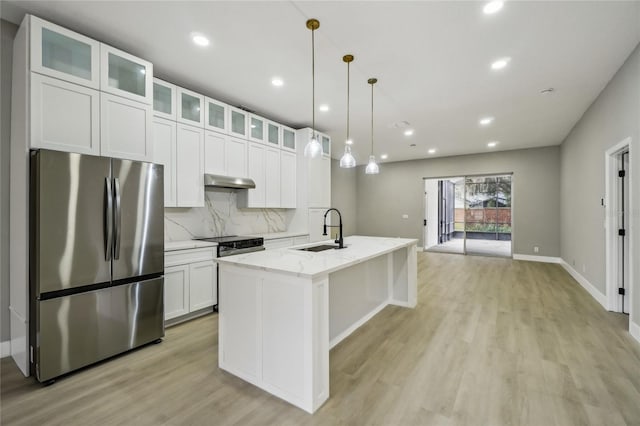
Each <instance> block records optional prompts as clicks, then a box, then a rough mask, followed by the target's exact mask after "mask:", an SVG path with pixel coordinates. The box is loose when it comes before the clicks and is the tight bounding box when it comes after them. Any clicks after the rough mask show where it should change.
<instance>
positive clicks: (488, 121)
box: [479, 117, 493, 126]
mask: <svg viewBox="0 0 640 426" xmlns="http://www.w3.org/2000/svg"><path fill="white" fill-rule="evenodd" d="M479 123H480V125H481V126H488V125H489V124H491V123H493V117H483V118H481V119H480V121H479Z"/></svg>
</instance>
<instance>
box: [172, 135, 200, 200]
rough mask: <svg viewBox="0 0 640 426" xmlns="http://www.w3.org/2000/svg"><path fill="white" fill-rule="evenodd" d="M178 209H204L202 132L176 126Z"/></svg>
mask: <svg viewBox="0 0 640 426" xmlns="http://www.w3.org/2000/svg"><path fill="white" fill-rule="evenodd" d="M176 146H177V149H176V153H177V154H176V186H177V191H176V192H177V199H178V201H177V205H178V207H204V130H203V129H198V128H196V127H193V126H188V125H184V124H179V125H178V130H177V136H176Z"/></svg>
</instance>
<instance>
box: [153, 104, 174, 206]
mask: <svg viewBox="0 0 640 426" xmlns="http://www.w3.org/2000/svg"><path fill="white" fill-rule="evenodd" d="M176 155H177V149H176V122H175V121H172V120H167V119H164V118H160V117H154V119H153V162H154V163H158V164H162V165H163V166H164V167H163V169H164V206H165V207H176V206H177V197H176Z"/></svg>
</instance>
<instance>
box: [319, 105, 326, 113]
mask: <svg viewBox="0 0 640 426" xmlns="http://www.w3.org/2000/svg"><path fill="white" fill-rule="evenodd" d="M318 109H319V110H320V111H322V112H327V111H329V105H327V104H322V105H320V106H319V107H318Z"/></svg>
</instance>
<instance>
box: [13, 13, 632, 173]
mask: <svg viewBox="0 0 640 426" xmlns="http://www.w3.org/2000/svg"><path fill="white" fill-rule="evenodd" d="M483 5H484V2H463V1H449V2H427V1H411V2H400V1H372V2H352V1H341V2H327V1H300V2H284V1H281V2H267V1H261V2H244V1H227V2H222V1H193V2H191V1H175V2H171V1H140V2H132V1H109V2H106V1H34V2H30V1H29V2H27V1H3V2H2V10H1V12H2V17H3V18H4V19H7V20H9V21H12V22H16V23H19V22H20V20H21V18H22V16H23V14H24V13H25V12H30V13H33V14H35V15H38V16H40V17H42V18H44V19H47V20H50V21H53V22H55V23H58V24H60V25H63V26H65V27H68V28H70V29H73V30H76V31H78V32H81V33H84V34H86V35H88V36H90V37H93V38H96V39H99V40H101V41H104V42H107V43H109V44H112V45H114V46H116V47H118V48H120V49H123V50H126V51H129V52H131V53H133V54H135V55H138V56H140V57H142V58H145V59H147V60H150V61H151V62H153V64H154V74H155V75H156V76H158V77H160V78H163V79H166V80H169V81H171V82H174V83H176V84H179V85H181V86H184V87H187V88H190V89H193V90H196V91H199V92H201V93H204V94H206V95H210V96H212V97H215V98H218V99H220V100H222V101H226V102H228V103H230V104H233V105H243V106H245V107H247V108H249V109H251V110H254V111H256V112H257V113H259V114H262V115H264V116H266V117H268V118H272V119H274V120H277V121H280V122H282V123H285V124H289V125H291V126H293V127H296V128H299V127H305V126H309V125H310V124H311V33H310V31H309V30H307V29H306V27H305V21H306V19H307V18H317V19H319V20H320V29H319V30H317V31H316V98H317V99H316V104H317V105H319V104H321V103H326V104H329V105H330V111H329V112H326V113H322V112H318V113H317V114H316V117H317V118H316V120H317V128H318V129H319V130H321V131H325V132H327V133H328V134H329V135H331V136H332V138H333V141H334V145H333V156H334V157H336V158H339V156H340V154H341V152H342V150H343V148H342V147H343V144H342V143H343V142H344V140H345V127H346V65H345V64H344V63H343V62H342V56H343V55H344V54H346V53H352V54H353V55H355V61H354V62H353V63H352V67H351V123H352V124H351V126H352V129H351V134H352V138H353V140H354V148H353V150H354V154H355V155H356V159H357V160H358V163H359V164H362V163H364V162H366V158H367V156H368V154H369V150H370V130H369V128H370V120H371V114H370V108H371V106H370V102H371V99H370V86H369V85H368V84H367V79H368V78H369V77H377V78H378V80H379V81H378V84H377V85H376V86H375V91H376V92H375V115H374V119H375V153H376V154H377V155H378V156H379V155H380V154H381V153H387V154H388V155H389V159H388V160H387V161H400V160H406V159H413V158H423V157H428V156H429V155H428V154H427V150H428V149H429V148H436V149H437V152H436V154H435V156H449V155H457V154H469V153H477V152H486V151H487V150H488V148H487V146H486V144H487V142H488V141H490V140H497V141H499V142H500V143H499V145H498V146H497V147H496V148H494V150H509V149H519V148H528V147H538V146H547V145H557V144H559V143H561V142H562V140H563V139H564V138H565V136H566V135H567V134H568V132H569V131H570V130H571V128H572V127H573V125H574V124H575V123H576V121H577V120H578V119H579V118H580V116H581V115H582V114H583V113H584V112H585V110H586V109H587V107H588V106H589V105H590V104H591V102H593V100H594V99H595V98H596V96H597V95H598V94H599V93H600V91H601V90H602V89H603V88H604V86H605V85H606V84H607V82H608V81H609V80H610V79H611V78H612V77H613V75H614V74H615V72H616V71H617V70H618V69H619V68H620V66H621V65H622V63H623V62H624V60H625V59H626V58H627V57H628V55H629V54H630V53H631V51H632V50H633V49H634V48H635V46H636V45H637V44H638V42H639V41H640V2H638V1H622V2H615V1H568V2H560V1H544V2H543V1H532V2H529V1H507V2H505V6H504V8H503V9H502V11H500V12H498V13H497V14H495V15H485V14H483V12H482V7H483ZM193 31H199V32H202V33H204V34H206V35H207V36H209V38H210V39H211V41H212V43H211V45H210V46H209V47H207V48H199V47H197V46H195V45H194V44H193V43H192V42H191V40H190V37H189V34H190V33H191V32H193ZM503 56H508V57H511V62H510V65H509V66H508V67H507V68H506V69H504V70H502V71H500V72H495V71H492V70H491V69H490V67H489V65H490V63H491V62H492V61H493V60H495V59H497V58H499V57H503ZM274 76H280V77H282V78H283V79H284V81H285V85H284V86H283V87H280V88H276V87H274V86H272V85H271V79H272V77H274ZM548 87H553V88H555V92H553V94H551V95H543V94H540V91H541V90H543V89H545V88H548ZM485 115H490V116H494V117H495V121H494V122H493V123H492V125H491V126H488V127H486V128H483V127H480V126H479V125H478V119H479V118H480V117H482V116H485ZM401 121H407V122H409V123H410V125H411V128H413V129H415V134H414V135H413V136H411V137H406V136H404V135H403V129H397V128H394V127H393V124H394V123H398V122H401ZM411 143H415V144H416V146H415V147H410V146H409V145H410V144H411Z"/></svg>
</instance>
